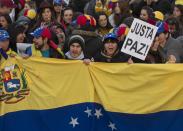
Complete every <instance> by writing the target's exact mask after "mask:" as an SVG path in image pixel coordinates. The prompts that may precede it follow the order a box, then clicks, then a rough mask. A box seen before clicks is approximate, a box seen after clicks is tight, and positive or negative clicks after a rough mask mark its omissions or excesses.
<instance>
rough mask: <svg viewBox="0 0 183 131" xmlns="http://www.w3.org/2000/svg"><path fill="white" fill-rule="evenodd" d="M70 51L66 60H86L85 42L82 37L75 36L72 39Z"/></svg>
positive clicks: (70, 40) (69, 43)
mask: <svg viewBox="0 0 183 131" xmlns="http://www.w3.org/2000/svg"><path fill="white" fill-rule="evenodd" d="M68 46H69V51H68V52H67V53H66V54H65V57H66V59H71V60H83V59H84V58H85V53H84V51H85V49H84V48H85V41H84V39H83V37H82V36H80V35H73V36H71V37H70V39H69V42H68Z"/></svg>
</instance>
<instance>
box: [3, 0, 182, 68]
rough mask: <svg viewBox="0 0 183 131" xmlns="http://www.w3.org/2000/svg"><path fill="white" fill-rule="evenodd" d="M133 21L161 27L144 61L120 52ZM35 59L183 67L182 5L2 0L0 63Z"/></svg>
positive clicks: (165, 0)
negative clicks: (23, 47)
mask: <svg viewBox="0 0 183 131" xmlns="http://www.w3.org/2000/svg"><path fill="white" fill-rule="evenodd" d="M134 18H138V19H140V20H143V21H145V22H147V23H149V24H152V25H154V26H157V27H158V31H157V33H156V36H155V38H154V40H153V43H152V45H151V48H150V50H149V52H148V54H147V56H146V59H145V60H140V59H138V58H136V57H134V56H130V55H128V54H125V53H123V52H121V48H122V46H123V43H124V41H125V38H126V36H127V34H128V32H129V29H130V27H131V25H132V23H133V20H134ZM16 43H22V44H23V43H24V44H26V43H27V44H28V43H29V44H31V46H30V47H28V48H27V49H26V51H25V52H24V54H21V57H23V58H25V59H28V58H30V57H33V56H38V57H46V58H57V59H70V60H83V61H84V63H85V64H89V63H90V62H91V61H94V62H109V63H119V62H127V63H129V64H132V63H183V0H0V61H1V62H3V61H4V60H6V59H8V58H9V57H15V56H16V55H19V54H18V53H17V44H16Z"/></svg>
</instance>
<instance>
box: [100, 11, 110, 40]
mask: <svg viewBox="0 0 183 131" xmlns="http://www.w3.org/2000/svg"><path fill="white" fill-rule="evenodd" d="M96 21H97V33H98V34H99V35H100V36H101V37H103V36H104V35H106V34H108V33H109V31H110V30H111V28H112V26H111V24H110V23H109V20H108V17H107V15H106V14H105V13H104V12H99V13H97V16H96Z"/></svg>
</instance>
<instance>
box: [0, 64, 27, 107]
mask: <svg viewBox="0 0 183 131" xmlns="http://www.w3.org/2000/svg"><path fill="white" fill-rule="evenodd" d="M29 91H30V90H29V88H28V82H27V79H26V73H25V70H21V69H20V67H19V66H18V65H17V64H11V65H9V66H5V67H3V68H1V69H0V102H5V103H6V104H13V103H17V102H19V101H21V100H23V99H24V98H25V96H27V95H28V94H29Z"/></svg>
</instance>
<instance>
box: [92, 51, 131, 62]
mask: <svg viewBox="0 0 183 131" xmlns="http://www.w3.org/2000/svg"><path fill="white" fill-rule="evenodd" d="M93 58H94V61H95V62H108V63H120V62H127V61H128V59H129V58H130V56H129V55H127V54H125V53H123V52H118V53H117V54H116V55H115V56H113V57H111V58H110V57H107V56H105V55H104V54H103V53H102V52H98V53H97V54H96V55H95V56H94V57H93Z"/></svg>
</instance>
